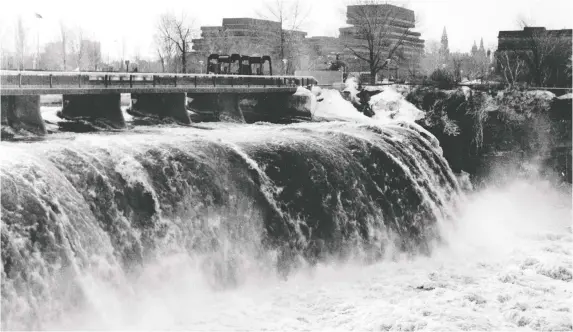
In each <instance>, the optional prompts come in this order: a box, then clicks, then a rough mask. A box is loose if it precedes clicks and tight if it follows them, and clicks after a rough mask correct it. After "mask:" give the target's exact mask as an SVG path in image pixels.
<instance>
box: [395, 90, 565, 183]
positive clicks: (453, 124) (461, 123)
mask: <svg viewBox="0 0 573 332" xmlns="http://www.w3.org/2000/svg"><path fill="white" fill-rule="evenodd" d="M406 99H407V100H408V101H409V102H411V103H413V104H414V105H415V106H416V107H418V108H420V109H422V110H424V111H426V112H427V115H426V118H425V119H423V120H421V121H420V124H421V125H422V126H423V127H424V128H426V129H428V130H429V131H430V132H431V133H432V134H434V135H435V136H436V138H438V140H439V141H440V145H441V146H442V148H443V150H444V157H445V158H446V159H447V160H448V162H449V164H450V166H451V168H452V170H453V171H454V172H461V171H465V172H468V173H470V174H471V175H472V178H473V180H474V182H476V181H480V180H482V179H483V178H484V177H486V176H487V175H488V174H489V173H490V172H491V171H492V169H493V168H495V167H497V166H498V165H504V166H511V165H513V166H515V167H517V169H516V171H523V169H520V168H521V167H522V165H523V164H524V163H526V162H527V163H529V162H532V161H533V162H535V163H536V164H538V165H539V166H540V167H541V172H542V173H554V175H556V176H557V177H559V178H560V179H561V180H562V181H568V182H571V99H563V100H561V99H558V98H555V96H554V95H553V94H552V93H550V92H547V91H520V90H503V91H499V92H493V91H471V90H466V91H465V92H464V91H463V90H461V89H458V90H439V89H434V88H419V89H414V90H412V91H411V92H410V93H409V94H408V95H407V97H406Z"/></svg>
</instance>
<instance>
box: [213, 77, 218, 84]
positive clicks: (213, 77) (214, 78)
mask: <svg viewBox="0 0 573 332" xmlns="http://www.w3.org/2000/svg"><path fill="white" fill-rule="evenodd" d="M213 86H217V84H215V75H213Z"/></svg>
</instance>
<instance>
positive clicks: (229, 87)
mask: <svg viewBox="0 0 573 332" xmlns="http://www.w3.org/2000/svg"><path fill="white" fill-rule="evenodd" d="M316 83H317V82H316V80H315V79H314V78H313V77H310V76H242V75H203V74H156V73H116V72H110V73H109V72H82V73H78V72H32V71H0V94H2V95H12V96H14V95H42V94H115V93H178V92H187V93H268V92H291V93H292V92H295V91H296V89H297V88H298V87H299V86H305V85H309V84H316Z"/></svg>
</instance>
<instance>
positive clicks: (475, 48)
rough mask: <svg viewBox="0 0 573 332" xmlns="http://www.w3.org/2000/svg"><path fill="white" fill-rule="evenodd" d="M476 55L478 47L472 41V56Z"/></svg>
mask: <svg viewBox="0 0 573 332" xmlns="http://www.w3.org/2000/svg"><path fill="white" fill-rule="evenodd" d="M477 54H478V47H477V45H476V41H475V40H474V46H472V56H476V55H477Z"/></svg>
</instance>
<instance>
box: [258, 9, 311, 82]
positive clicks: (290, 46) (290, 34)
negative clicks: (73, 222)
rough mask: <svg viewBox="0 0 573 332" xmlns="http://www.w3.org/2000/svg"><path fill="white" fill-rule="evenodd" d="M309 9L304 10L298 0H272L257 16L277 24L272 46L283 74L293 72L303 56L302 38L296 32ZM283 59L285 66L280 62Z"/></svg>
mask: <svg viewBox="0 0 573 332" xmlns="http://www.w3.org/2000/svg"><path fill="white" fill-rule="evenodd" d="M309 14H310V8H305V7H304V6H303V5H302V4H301V2H300V1H299V0H294V1H290V2H288V1H285V0H274V1H272V2H271V1H269V2H267V3H266V4H265V7H264V8H263V10H262V11H260V12H258V16H259V17H261V18H263V19H267V20H271V21H275V22H278V23H279V31H278V33H277V36H276V40H274V41H273V44H274V45H273V46H274V47H275V48H276V49H277V51H278V57H279V61H281V64H282V66H281V67H282V69H283V72H285V73H286V72H293V71H294V69H295V68H296V67H297V66H298V65H299V62H300V58H301V56H302V55H303V54H302V51H303V47H302V38H303V35H302V34H301V33H300V32H298V31H299V30H300V29H301V27H302V25H303V24H304V23H305V22H306V20H307V18H308V15H309ZM283 59H285V60H287V61H286V66H284V63H283V62H282V60H283Z"/></svg>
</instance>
